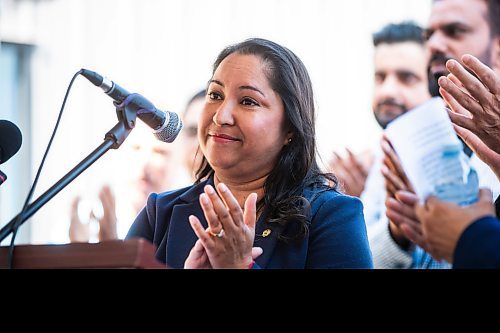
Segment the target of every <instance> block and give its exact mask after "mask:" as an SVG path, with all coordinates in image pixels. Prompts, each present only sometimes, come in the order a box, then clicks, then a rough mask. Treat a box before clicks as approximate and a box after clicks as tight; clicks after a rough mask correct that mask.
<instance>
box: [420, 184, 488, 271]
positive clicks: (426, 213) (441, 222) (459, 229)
mask: <svg viewBox="0 0 500 333" xmlns="http://www.w3.org/2000/svg"><path fill="white" fill-rule="evenodd" d="M416 214H417V216H418V218H419V220H420V221H421V223H422V231H423V241H424V243H425V249H426V251H427V252H429V253H430V254H431V255H432V257H433V258H434V259H436V260H441V259H444V260H446V261H448V262H449V263H451V262H452V261H453V253H454V252H455V248H456V246H457V242H458V240H459V238H460V235H462V233H463V232H464V230H465V229H466V228H467V227H468V226H469V225H470V224H471V223H472V222H474V221H476V220H477V219H479V218H481V217H484V216H489V215H493V216H494V215H495V209H494V206H493V203H492V193H491V191H490V190H488V189H480V191H479V201H478V202H476V203H475V204H473V205H470V206H466V207H460V206H458V205H456V204H454V203H451V202H444V201H441V200H439V199H438V198H436V197H434V196H430V197H429V198H427V200H426V202H425V204H424V205H421V204H417V205H416Z"/></svg>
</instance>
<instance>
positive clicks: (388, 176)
mask: <svg viewBox="0 0 500 333" xmlns="http://www.w3.org/2000/svg"><path fill="white" fill-rule="evenodd" d="M382 151H383V152H384V160H383V162H384V164H383V166H382V169H381V172H382V175H383V176H384V180H385V187H386V192H387V198H386V202H385V205H386V215H387V218H388V219H389V230H390V231H391V235H392V237H393V239H394V240H395V241H396V243H397V244H399V245H400V246H401V247H403V248H407V247H409V245H410V243H409V242H410V241H411V242H413V243H416V244H419V245H420V243H421V238H422V231H421V228H420V222H419V221H418V219H417V217H416V215H415V210H414V207H415V203H416V202H417V201H418V197H417V195H416V194H415V190H414V189H413V185H412V184H411V182H410V180H409V179H408V176H407V175H406V173H405V172H404V170H403V167H402V165H401V162H400V161H399V158H398V156H397V154H396V152H395V151H394V149H393V148H392V145H391V143H390V141H389V140H388V139H387V137H385V136H384V137H383V138H382Z"/></svg>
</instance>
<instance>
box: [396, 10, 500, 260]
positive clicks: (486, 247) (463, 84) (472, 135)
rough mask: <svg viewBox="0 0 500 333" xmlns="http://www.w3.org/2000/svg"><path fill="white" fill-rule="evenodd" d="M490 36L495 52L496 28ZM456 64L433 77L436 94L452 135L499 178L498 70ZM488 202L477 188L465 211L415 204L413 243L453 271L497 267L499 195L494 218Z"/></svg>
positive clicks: (487, 194)
mask: <svg viewBox="0 0 500 333" xmlns="http://www.w3.org/2000/svg"><path fill="white" fill-rule="evenodd" d="M495 3H496V9H495V10H492V12H494V13H496V14H500V1H496V2H495ZM496 19H497V20H500V16H497V17H496ZM499 26H500V25H499ZM495 34H496V37H495V38H497V41H496V43H495V47H496V48H498V49H499V50H500V32H499V31H498V29H497V30H496V32H495ZM462 63H463V64H464V66H466V68H467V70H466V69H465V68H464V67H463V66H462V65H460V64H459V63H458V62H456V61H455V60H449V61H448V62H447V68H448V70H449V71H450V74H448V76H447V77H441V78H440V79H439V86H440V92H441V94H442V95H443V97H444V99H445V100H446V102H447V103H448V105H449V106H450V108H451V111H450V112H449V114H450V117H451V119H452V121H453V122H454V123H455V130H456V131H457V133H458V134H459V135H460V137H462V138H463V140H464V141H465V142H466V143H467V144H468V145H469V146H470V147H471V149H472V150H473V151H474V153H476V154H477V156H478V157H479V158H481V159H482V160H483V161H484V162H485V163H486V164H488V165H489V166H490V167H491V169H492V170H493V171H494V172H495V173H496V175H497V177H498V180H500V126H498V124H499V119H500V74H498V73H500V70H499V68H500V67H497V68H496V69H497V71H496V72H497V73H495V72H494V71H493V70H492V69H490V68H489V67H487V66H486V65H484V64H483V63H481V62H480V61H479V60H478V59H477V58H475V57H473V56H471V55H464V56H463V57H462ZM494 64H495V63H494ZM499 65H500V63H498V65H497V66H499ZM473 74H474V75H473ZM478 83H480V84H478ZM494 124H496V125H494ZM490 125H493V126H490ZM492 199H493V197H492V193H491V191H490V190H488V189H481V190H480V194H479V201H478V202H477V203H475V204H473V205H470V206H466V207H459V206H458V205H456V204H453V203H448V202H444V201H441V200H439V199H437V198H436V197H433V196H431V197H429V198H427V199H426V201H425V204H418V203H417V205H416V215H417V217H418V219H419V221H421V223H422V232H421V234H417V237H415V238H414V241H415V242H416V243H417V244H419V245H421V246H422V247H423V248H425V249H426V250H427V251H428V252H429V253H430V254H431V255H432V256H433V257H434V258H435V259H437V260H446V261H447V262H449V263H452V264H453V268H500V223H499V222H500V221H499V219H498V218H499V216H500V209H499V208H500V207H499V206H500V196H499V197H497V200H496V202H495V206H496V218H495V206H494V205H493V203H492ZM405 227H406V228H408V226H405Z"/></svg>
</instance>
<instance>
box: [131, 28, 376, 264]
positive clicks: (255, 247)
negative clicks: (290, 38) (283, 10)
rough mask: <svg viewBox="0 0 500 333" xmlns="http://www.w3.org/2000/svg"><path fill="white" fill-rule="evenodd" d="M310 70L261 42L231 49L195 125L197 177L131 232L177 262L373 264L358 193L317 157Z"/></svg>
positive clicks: (158, 203)
mask: <svg viewBox="0 0 500 333" xmlns="http://www.w3.org/2000/svg"><path fill="white" fill-rule="evenodd" d="M314 118H315V116H314V98H313V92H312V85H311V81H310V79H309V75H308V73H307V70H306V68H305V67H304V65H303V63H302V62H301V61H300V59H299V58H298V57H297V56H296V55H295V54H294V53H293V52H291V51H290V50H288V49H287V48H285V47H282V46H280V45H278V44H276V43H274V42H271V41H268V40H264V39H257V38H253V39H248V40H246V41H244V42H241V43H238V44H235V45H231V46H229V47H227V48H225V49H224V50H223V51H222V52H221V53H220V54H219V56H218V58H217V59H216V61H215V63H214V70H213V74H212V78H211V79H210V81H209V84H208V87H207V96H206V102H205V108H204V111H203V113H202V115H201V117H200V120H199V123H198V140H199V143H200V150H201V152H202V153H203V160H202V162H201V165H200V167H199V169H198V171H197V181H196V183H195V184H194V185H193V186H191V187H187V188H184V189H180V190H176V191H171V192H166V193H161V194H152V195H150V197H149V198H148V202H147V205H146V207H145V208H144V209H143V210H142V211H141V212H140V214H139V216H138V217H137V219H136V220H135V222H134V224H133V225H132V227H131V228H130V230H129V233H128V235H127V238H132V237H143V238H146V239H148V240H150V241H152V242H153V243H154V244H155V245H156V246H157V252H156V258H157V259H159V260H161V261H162V262H165V263H166V264H167V265H168V266H169V267H173V268H182V267H185V268H371V267H372V265H373V264H372V259H371V253H370V248H369V246H368V240H367V236H366V228H365V223H364V218H363V207H362V204H361V202H360V201H359V199H357V198H354V197H350V196H346V195H344V194H341V193H340V192H338V191H337V184H336V179H335V177H334V176H333V175H332V174H325V173H322V172H321V171H320V168H319V167H318V165H317V162H316V143H315V128H314Z"/></svg>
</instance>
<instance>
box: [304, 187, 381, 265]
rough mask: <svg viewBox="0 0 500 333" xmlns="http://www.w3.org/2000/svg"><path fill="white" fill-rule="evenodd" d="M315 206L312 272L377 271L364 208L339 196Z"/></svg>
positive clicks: (310, 253)
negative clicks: (340, 270)
mask: <svg viewBox="0 0 500 333" xmlns="http://www.w3.org/2000/svg"><path fill="white" fill-rule="evenodd" d="M331 193H332V192H331V191H330V192H329V194H330V195H328V196H326V198H325V196H324V195H322V196H321V197H323V198H322V199H321V200H319V202H317V203H315V205H319V207H318V209H317V210H315V213H314V212H313V213H314V215H313V219H312V222H311V234H310V240H309V242H310V243H309V252H308V255H307V266H308V268H373V262H372V255H371V251H370V247H369V245H368V237H367V234H366V226H365V220H364V217H363V204H362V203H361V201H360V200H359V199H358V198H355V197H350V196H347V195H342V194H339V193H336V192H335V194H334V195H331Z"/></svg>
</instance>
